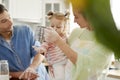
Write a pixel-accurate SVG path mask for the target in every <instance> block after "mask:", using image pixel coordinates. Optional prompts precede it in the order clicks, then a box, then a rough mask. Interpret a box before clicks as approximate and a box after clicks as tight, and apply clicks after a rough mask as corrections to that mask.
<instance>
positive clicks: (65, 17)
mask: <svg viewBox="0 0 120 80" xmlns="http://www.w3.org/2000/svg"><path fill="white" fill-rule="evenodd" d="M69 15H70V13H69V12H68V11H67V12H66V13H65V14H64V13H61V12H52V11H49V12H48V14H47V17H48V20H51V19H52V18H56V19H58V20H63V21H64V22H65V24H64V31H63V33H64V34H66V28H67V22H68V20H69Z"/></svg>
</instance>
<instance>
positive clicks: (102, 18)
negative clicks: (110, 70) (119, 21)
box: [67, 0, 120, 59]
mask: <svg viewBox="0 0 120 80" xmlns="http://www.w3.org/2000/svg"><path fill="white" fill-rule="evenodd" d="M67 2H68V3H69V2H71V3H72V6H73V9H79V11H80V12H81V13H82V14H83V15H84V16H85V17H86V18H87V20H88V21H89V23H90V25H91V26H92V27H93V29H94V32H95V35H96V38H97V40H98V41H99V42H101V43H102V44H103V45H105V46H106V47H107V48H109V49H111V50H112V51H114V54H115V58H116V59H118V58H120V31H118V30H117V28H116V25H115V22H114V20H113V16H112V13H111V9H110V0H67Z"/></svg>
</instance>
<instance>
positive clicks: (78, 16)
mask: <svg viewBox="0 0 120 80" xmlns="http://www.w3.org/2000/svg"><path fill="white" fill-rule="evenodd" d="M73 14H74V22H76V23H77V24H78V25H79V26H80V27H81V28H88V27H89V25H88V22H87V21H86V20H85V18H84V17H83V16H82V14H80V13H79V12H78V11H76V10H73Z"/></svg>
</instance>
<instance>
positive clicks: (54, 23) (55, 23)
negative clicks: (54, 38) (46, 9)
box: [50, 18, 65, 34]
mask: <svg viewBox="0 0 120 80" xmlns="http://www.w3.org/2000/svg"><path fill="white" fill-rule="evenodd" d="M50 23H51V24H50V26H51V27H52V28H53V29H54V30H55V31H56V32H57V33H58V34H61V33H63V31H64V24H65V23H64V20H60V19H57V18H52V19H51V20H50Z"/></svg>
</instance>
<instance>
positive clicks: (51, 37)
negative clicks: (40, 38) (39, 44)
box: [44, 27, 60, 43]
mask: <svg viewBox="0 0 120 80" xmlns="http://www.w3.org/2000/svg"><path fill="white" fill-rule="evenodd" d="M44 37H45V41H46V42H48V43H55V42H56V41H57V40H59V39H60V36H59V34H58V33H57V32H56V31H55V30H54V29H53V28H51V27H48V28H46V29H45V33H44Z"/></svg>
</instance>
